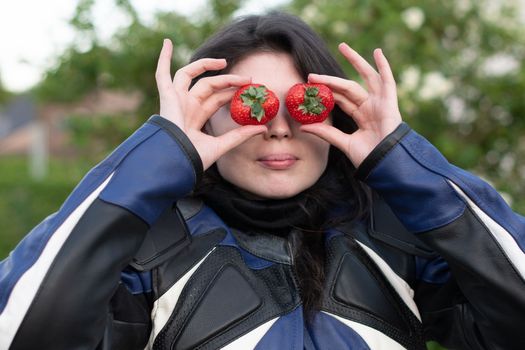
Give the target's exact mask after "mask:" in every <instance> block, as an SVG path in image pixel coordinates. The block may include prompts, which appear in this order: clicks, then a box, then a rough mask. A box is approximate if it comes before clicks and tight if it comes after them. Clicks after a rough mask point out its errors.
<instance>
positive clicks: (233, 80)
mask: <svg viewBox="0 0 525 350" xmlns="http://www.w3.org/2000/svg"><path fill="white" fill-rule="evenodd" d="M251 80H252V79H251V78H250V77H243V76H240V75H235V74H224V75H217V76H214V77H208V78H202V79H200V80H199V81H198V82H197V83H195V85H194V86H193V87H192V88H191V90H190V93H191V94H192V95H193V96H195V97H196V98H198V99H199V100H201V101H204V100H206V99H207V98H208V97H210V96H211V95H212V94H213V93H214V92H216V91H218V90H222V89H226V88H230V87H241V86H243V85H246V84H249V83H251Z"/></svg>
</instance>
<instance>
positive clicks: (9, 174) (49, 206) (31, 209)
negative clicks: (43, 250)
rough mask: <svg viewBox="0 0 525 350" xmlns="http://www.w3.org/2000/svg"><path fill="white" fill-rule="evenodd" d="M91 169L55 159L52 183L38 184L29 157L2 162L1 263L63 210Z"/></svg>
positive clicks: (87, 165) (80, 162) (4, 159)
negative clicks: (55, 214) (20, 242)
mask: <svg viewBox="0 0 525 350" xmlns="http://www.w3.org/2000/svg"><path fill="white" fill-rule="evenodd" d="M91 166H92V163H91V162H85V161H83V160H78V159H74V160H58V159H54V160H52V161H51V162H50V164H49V177H48V179H47V180H46V181H37V180H34V179H32V178H31V177H30V176H29V163H28V160H27V159H25V157H20V156H18V157H8V158H5V157H4V158H1V159H0V174H1V176H0V227H2V235H1V239H0V260H2V259H3V258H4V257H6V256H7V255H8V254H9V251H10V250H11V249H13V247H14V246H15V245H16V244H17V243H18V241H20V239H21V238H22V237H23V236H24V235H25V234H26V233H28V232H29V231H30V230H31V229H32V228H33V227H34V226H35V225H36V224H38V222H40V221H42V220H43V219H44V218H45V217H47V216H48V215H50V214H51V213H53V212H55V211H57V210H58V208H60V205H61V204H62V202H64V200H65V198H66V197H67V196H68V194H69V193H70V192H71V191H72V190H73V188H74V187H75V185H76V184H77V183H78V182H79V181H80V179H81V178H82V176H83V175H84V174H85V173H86V172H87V171H88V170H89V168H90V167H91Z"/></svg>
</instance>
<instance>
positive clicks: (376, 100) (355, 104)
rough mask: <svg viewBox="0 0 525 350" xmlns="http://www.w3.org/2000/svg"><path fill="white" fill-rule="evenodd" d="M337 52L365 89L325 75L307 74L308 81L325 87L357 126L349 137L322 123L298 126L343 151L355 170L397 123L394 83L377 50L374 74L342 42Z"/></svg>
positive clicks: (398, 117) (372, 70)
mask: <svg viewBox="0 0 525 350" xmlns="http://www.w3.org/2000/svg"><path fill="white" fill-rule="evenodd" d="M339 51H340V52H341V53H342V54H343V56H344V57H345V58H346V59H347V60H348V62H350V63H351V64H352V66H354V68H355V69H356V70H357V72H358V73H359V75H360V76H361V77H362V78H363V80H364V82H365V84H366V87H367V88H366V89H365V88H363V87H362V86H361V85H359V84H358V83H357V82H355V81H352V80H347V79H343V78H338V77H333V76H329V75H318V74H310V75H309V76H308V82H310V83H321V84H325V85H327V86H328V87H330V89H332V91H333V93H334V99H335V102H336V103H337V104H338V105H339V107H340V108H341V109H342V110H343V111H344V112H345V113H346V114H348V115H349V116H351V117H352V118H353V119H354V121H355V122H356V124H357V126H358V128H359V129H358V130H357V131H355V132H354V133H352V134H346V133H344V132H342V131H341V130H339V129H337V128H335V127H333V126H331V125H328V124H325V123H314V124H307V125H302V126H301V130H302V131H305V132H309V133H312V134H315V135H317V136H319V137H321V138H323V139H325V140H326V141H328V142H330V143H331V144H332V145H334V146H336V147H337V148H339V149H340V150H341V151H343V152H344V153H345V154H346V156H347V157H348V158H350V160H351V161H352V163H353V164H354V166H355V167H356V168H357V167H358V166H359V165H360V164H361V162H362V161H363V160H364V159H365V158H366V157H367V156H368V155H369V154H370V152H371V151H372V150H373V149H374V148H375V147H376V146H377V145H378V144H379V143H380V142H381V140H383V139H384V138H385V136H387V135H388V134H390V133H391V132H392V131H394V130H395V129H396V127H397V126H399V124H400V123H401V121H402V120H401V113H400V112H399V107H398V104H397V92H396V82H395V80H394V76H393V74H392V70H391V69H390V65H389V64H388V61H387V59H386V57H385V56H384V55H383V52H382V51H381V50H380V49H376V50H374V60H375V63H376V66H377V69H378V70H377V71H376V70H375V69H374V68H373V67H372V66H371V65H370V64H369V63H368V62H367V61H366V60H365V59H364V58H363V57H361V56H360V55H359V54H358V53H357V52H356V51H354V50H353V49H352V48H350V46H348V45H347V44H345V43H342V44H340V45H339Z"/></svg>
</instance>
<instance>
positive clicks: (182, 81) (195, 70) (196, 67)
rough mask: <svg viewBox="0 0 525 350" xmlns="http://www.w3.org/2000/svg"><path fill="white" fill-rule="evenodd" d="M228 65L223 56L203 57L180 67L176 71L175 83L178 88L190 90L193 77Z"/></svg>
mask: <svg viewBox="0 0 525 350" xmlns="http://www.w3.org/2000/svg"><path fill="white" fill-rule="evenodd" d="M226 65H227V63H226V60H225V59H223V58H201V59H200V60H197V61H195V62H192V63H190V64H188V65H186V66H184V67H182V68H181V69H179V70H178V71H177V72H176V73H175V78H174V79H173V83H174V84H175V87H176V88H177V89H178V90H181V91H188V87H189V86H190V84H191V81H192V80H193V78H195V77H198V76H199V75H201V74H202V73H204V72H206V71H209V70H219V69H223V68H225V67H226Z"/></svg>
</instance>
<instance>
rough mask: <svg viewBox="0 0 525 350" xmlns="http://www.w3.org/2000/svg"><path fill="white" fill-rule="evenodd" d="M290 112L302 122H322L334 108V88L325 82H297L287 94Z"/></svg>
mask: <svg viewBox="0 0 525 350" xmlns="http://www.w3.org/2000/svg"><path fill="white" fill-rule="evenodd" d="M285 103H286V108H288V112H289V113H290V115H291V116H292V118H294V119H295V120H297V121H298V122H300V123H301V124H311V123H318V122H322V121H323V120H325V119H326V118H328V115H329V114H330V112H331V111H332V109H333V108H334V103H335V102H334V95H333V94H332V90H330V88H329V87H328V86H326V85H323V84H308V83H299V84H295V85H294V86H292V87H291V88H290V90H288V94H287V95H286V102H285Z"/></svg>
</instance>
